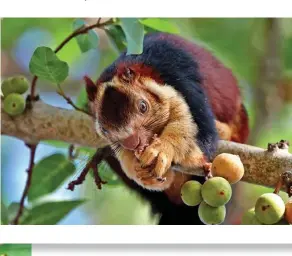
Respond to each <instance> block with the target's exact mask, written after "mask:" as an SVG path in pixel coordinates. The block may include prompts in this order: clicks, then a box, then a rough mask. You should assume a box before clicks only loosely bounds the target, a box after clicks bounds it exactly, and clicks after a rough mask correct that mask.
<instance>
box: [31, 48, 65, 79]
mask: <svg viewBox="0 0 292 256" xmlns="http://www.w3.org/2000/svg"><path fill="white" fill-rule="evenodd" d="M29 70H30V72H31V73H32V74H34V75H36V76H38V77H39V78H42V79H44V80H47V81H50V82H52V83H55V84H60V83H62V82H63V81H64V80H65V79H66V78H67V77H68V74H69V66H68V64H67V63H66V62H64V61H61V60H60V59H59V58H58V57H57V55H56V54H55V53H54V51H53V50H52V49H51V48H49V47H45V46H41V47H38V48H36V50H35V51H34V53H33V55H32V57H31V60H30V63H29Z"/></svg>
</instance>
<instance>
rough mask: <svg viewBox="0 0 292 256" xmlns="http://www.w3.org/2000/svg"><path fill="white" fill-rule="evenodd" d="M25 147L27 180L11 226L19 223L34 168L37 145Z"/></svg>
mask: <svg viewBox="0 0 292 256" xmlns="http://www.w3.org/2000/svg"><path fill="white" fill-rule="evenodd" d="M27 147H28V148H29V149H30V159H29V166H28V169H27V180H26V183H25V188H24V190H23V193H22V196H21V199H20V205H19V209H18V211H17V214H16V216H15V218H14V220H13V221H12V224H14V225H17V224H18V222H19V219H20V217H21V215H22V213H23V209H24V201H25V199H26V197H27V195H28V191H29V188H30V185H31V178H32V171H33V167H34V157H35V152H36V147H37V145H30V144H27Z"/></svg>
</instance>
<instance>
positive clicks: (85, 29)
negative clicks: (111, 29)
mask: <svg viewBox="0 0 292 256" xmlns="http://www.w3.org/2000/svg"><path fill="white" fill-rule="evenodd" d="M100 21H101V18H99V19H98V20H97V22H96V23H94V24H92V25H90V26H82V27H80V28H78V29H76V30H75V31H73V32H72V33H71V34H70V35H69V36H68V37H66V38H65V39H64V40H63V42H62V43H60V45H59V46H58V47H57V48H56V49H55V51H54V52H55V53H58V52H59V51H60V50H61V49H62V48H63V47H64V46H65V45H66V44H67V43H68V42H69V41H70V40H71V39H72V38H74V37H76V36H78V35H81V34H86V33H87V32H88V31H89V30H91V29H94V28H102V27H104V26H107V25H109V24H111V23H113V19H109V20H108V21H106V22H104V23H100ZM37 80H38V77H37V76H34V77H33V79H32V82H31V89H30V96H31V99H32V101H33V100H34V99H35V88H36V82H37Z"/></svg>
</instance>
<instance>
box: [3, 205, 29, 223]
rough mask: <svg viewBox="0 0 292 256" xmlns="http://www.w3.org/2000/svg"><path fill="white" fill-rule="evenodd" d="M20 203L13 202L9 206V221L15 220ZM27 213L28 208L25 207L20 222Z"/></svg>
mask: <svg viewBox="0 0 292 256" xmlns="http://www.w3.org/2000/svg"><path fill="white" fill-rule="evenodd" d="M19 207H20V204H19V203H16V202H13V203H11V204H10V205H9V206H8V210H7V211H8V221H9V223H10V222H11V221H12V220H14V218H15V217H16V214H17V212H18V210H19ZM26 215H27V209H26V208H25V207H24V208H23V212H22V215H21V217H20V218H19V223H21V221H22V219H23V218H24V217H25V216H26Z"/></svg>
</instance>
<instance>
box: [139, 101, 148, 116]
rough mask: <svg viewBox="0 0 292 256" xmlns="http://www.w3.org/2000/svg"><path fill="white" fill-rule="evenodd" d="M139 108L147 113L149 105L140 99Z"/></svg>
mask: <svg viewBox="0 0 292 256" xmlns="http://www.w3.org/2000/svg"><path fill="white" fill-rule="evenodd" d="M139 110H140V112H141V113H145V112H146V111H147V110H148V105H147V103H146V101H145V100H140V102H139Z"/></svg>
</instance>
